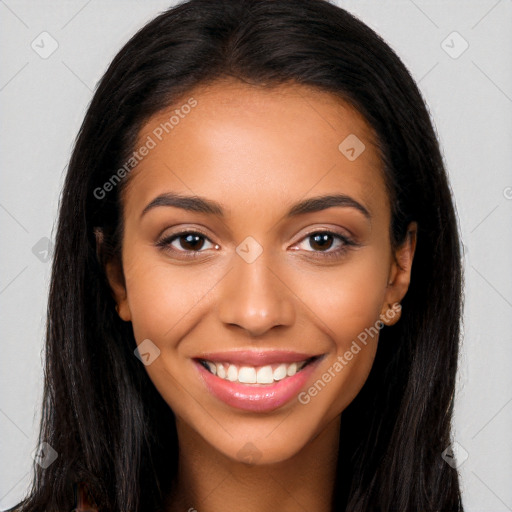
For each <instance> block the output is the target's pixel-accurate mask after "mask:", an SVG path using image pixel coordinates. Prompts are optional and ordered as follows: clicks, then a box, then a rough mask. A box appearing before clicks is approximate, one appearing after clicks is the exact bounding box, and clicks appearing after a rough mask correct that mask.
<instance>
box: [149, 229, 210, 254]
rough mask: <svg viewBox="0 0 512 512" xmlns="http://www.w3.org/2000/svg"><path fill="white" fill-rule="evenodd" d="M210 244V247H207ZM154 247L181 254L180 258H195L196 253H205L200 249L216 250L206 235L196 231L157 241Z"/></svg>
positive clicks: (184, 232) (183, 232)
mask: <svg viewBox="0 0 512 512" xmlns="http://www.w3.org/2000/svg"><path fill="white" fill-rule="evenodd" d="M208 244H210V246H208ZM156 245H157V246H158V247H162V248H164V249H165V250H166V251H169V252H173V253H181V254H180V256H184V257H192V258H193V257H196V255H197V254H198V253H201V252H205V251H204V250H202V249H212V248H213V249H218V248H219V246H218V245H216V244H213V243H212V242H211V241H210V240H209V239H208V237H207V236H206V235H204V234H203V233H200V232H198V231H182V232H180V233H175V234H173V235H170V236H166V237H164V238H162V239H161V240H159V241H158V242H157V243H156Z"/></svg>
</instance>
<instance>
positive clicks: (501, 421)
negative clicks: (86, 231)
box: [0, 0, 512, 511]
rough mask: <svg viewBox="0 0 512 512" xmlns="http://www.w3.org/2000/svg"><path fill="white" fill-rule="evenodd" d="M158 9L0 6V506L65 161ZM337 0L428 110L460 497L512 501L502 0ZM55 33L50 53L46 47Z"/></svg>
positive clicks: (26, 447)
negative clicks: (445, 252) (447, 225)
mask: <svg viewBox="0 0 512 512" xmlns="http://www.w3.org/2000/svg"><path fill="white" fill-rule="evenodd" d="M171 4H172V2H164V1H156V0H155V1H152V2H142V1H122V2H121V1H109V2H107V1H106V0H103V1H100V0H89V1H86V0H80V1H78V0H73V1H69V0H67V1H64V0H59V1H48V0H45V1H39V2H33V1H19V0H7V1H0V16H1V18H0V19H1V21H0V23H1V30H0V41H1V45H0V48H1V50H0V51H1V59H2V61H1V75H0V108H1V116H2V124H1V128H0V132H1V137H0V151H1V152H0V155H1V165H2V167H1V169H2V172H1V189H0V225H1V233H2V237H1V238H2V245H1V247H2V250H1V266H0V269H1V274H0V307H1V320H2V338H1V340H2V341H1V352H2V356H1V362H0V365H1V375H0V390H1V391H0V442H1V450H0V461H2V466H1V468H0V509H5V508H7V507H9V506H12V505H13V504H15V503H16V502H18V500H19V499H20V498H21V497H22V496H23V495H24V493H25V491H26V489H27V487H28V485H29V482H30V475H31V473H30V471H31V469H30V468H31V463H32V459H31V453H32V452H33V450H34V449H35V447H36V439H37V438H36V436H37V427H38V422H39V415H40V401H41V397H42V347H43V336H44V323H45V308H46V294H47V289H48V283H49V275H50V274H49V271H50V262H49V261H48V258H45V247H46V248H47V246H48V240H47V239H49V240H51V239H52V238H53V226H54V221H55V218H56V213H57V206H58V199H59V193H60V189H61V186H62V181H63V170H64V168H65V166H66V164H67V162H68V159H69V156H70V151H71V148H72V144H73V141H74V138H75V136H76V133H77V131H78V129H79V126H80V123H81V120H82V118H83V115H84V113H85V109H86V107H87V105H88V103H89V101H90V99H91V97H92V91H93V90H94V87H95V85H96V83H97V81H98V80H99V78H100V77H101V75H102V74H103V73H104V72H105V70H106V68H107V66H108V64H109V62H110V60H111V59H112V58H113V56H114V55H115V54H116V53H117V51H119V49H120V48H121V46H122V45H123V44H124V43H125V42H126V41H127V39H128V38H129V37H130V36H131V35H132V34H133V33H134V32H135V31H136V30H137V29H138V28H139V27H141V26H142V25H143V24H145V23H146V22H147V21H149V20H150V19H151V18H153V17H154V16H155V15H156V14H157V13H158V12H160V11H162V10H163V9H165V8H167V7H169V6H170V5H171ZM337 4H338V5H340V6H343V7H345V8H347V9H348V10H349V11H351V12H353V13H354V14H356V15H357V16H359V17H360V18H361V19H362V20H363V21H365V22H366V23H367V24H368V25H370V26H371V27H372V28H374V29H375V30H376V31H377V32H378V33H379V34H381V35H382V36H383V37H384V39H385V40H386V41H388V43H389V44H390V45H391V46H392V47H393V48H394V49H395V50H396V51H397V53H398V54H399V55H400V56H401V58H402V59H403V61H404V62H405V64H406V65H407V66H408V68H409V69H410V71H411V73H412V74H413V76H414V77H415V79H416V80H417V81H418V82H419V85H420V88H421V90H422V92H423V94H424V97H425V99H426V101H427V103H428V105H429V108H430V110H431V113H432V117H433V119H434V122H435V125H436V128H437V131H438V134H439V138H440V141H441V144H442V148H443V153H444V156H445V161H446V164H447V167H448V170H449V174H450V179H451V183H452V187H453V191H454V195H455V199H456V203H457V209H458V215H459V218H460V228H461V232H462V237H463V241H464V250H465V273H466V309H465V327H464V334H465V339H464V343H463V350H462V354H461V360H460V364H461V367H460V372H459V376H458V391H457V395H456V408H455V438H456V441H457V443H458V444H459V445H460V448H458V454H459V463H460V462H461V461H462V462H463V463H462V464H461V465H460V466H459V471H460V474H461V477H462V485H463V501H464V505H465V507H466V510H467V511H506V510H512V486H511V485H510V483H511V482H512V449H511V448H512V439H511V435H510V434H511V432H512V429H511V427H512V372H511V371H510V366H511V363H512V343H511V336H510V332H511V327H512V314H511V313H512V280H511V275H512V265H511V264H510V255H511V252H512V251H511V249H512V222H510V219H511V213H512V172H511V163H512V144H511V135H512V116H511V113H512V66H511V61H512V57H511V53H510V51H511V49H512V30H511V29H512V0H499V1H496V0H481V1H462V0H461V1H455V0H452V1H438V2H434V1H427V0H414V1H413V0H403V1H399V0H393V1H378V0H373V1H357V2H356V1H347V2H337ZM45 31H46V32H48V33H49V34H50V36H46V35H40V34H41V33H42V32H45ZM454 31H456V32H457V33H458V34H459V35H457V34H453V32H454ZM53 41H55V42H56V44H58V47H57V49H56V50H55V51H54V53H52V54H51V55H49V56H48V55H45V54H44V52H49V51H50V50H51V49H52V44H53V45H55V42H53ZM443 41H444V42H443ZM466 44H469V47H468V48H467V49H466V50H465V51H464V52H462V51H463V50H464V48H465V46H466ZM33 47H34V48H33ZM41 55H42V56H41ZM43 57H47V58H43ZM50 244H51V242H50ZM440 456H441V454H440ZM466 456H467V459H465V457H466ZM228 508H229V507H228Z"/></svg>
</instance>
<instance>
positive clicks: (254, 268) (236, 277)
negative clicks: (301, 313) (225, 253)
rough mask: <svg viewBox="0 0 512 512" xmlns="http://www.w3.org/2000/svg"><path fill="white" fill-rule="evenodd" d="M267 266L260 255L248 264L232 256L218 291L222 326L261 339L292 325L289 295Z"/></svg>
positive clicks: (290, 295)
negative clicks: (265, 335) (275, 329)
mask: <svg viewBox="0 0 512 512" xmlns="http://www.w3.org/2000/svg"><path fill="white" fill-rule="evenodd" d="M263 254H265V253H263ZM268 263H269V262H268V261H267V260H266V258H265V257H264V256H263V255H261V256H260V257H259V258H258V259H257V260H256V261H253V262H252V263H247V262H246V261H244V260H243V259H242V258H240V257H238V255H235V256H234V263H233V268H232V269H231V271H229V272H228V274H227V276H226V277H225V279H223V280H222V282H221V287H220V289H219V293H220V301H219V307H218V315H219V318H220V321H221V322H223V323H224V324H225V325H229V326H237V327H239V328H241V329H243V330H245V331H246V332H248V333H249V334H250V335H251V336H261V335H263V334H265V333H266V332H267V331H269V330H270V329H272V328H273V327H278V326H291V325H292V324H293V322H294V321H295V309H294V306H293V293H292V292H291V290H290V289H289V288H288V286H287V284H286V283H285V282H284V279H283V278H282V277H281V276H279V273H278V272H276V271H275V270H273V269H272V268H270V266H269V265H268Z"/></svg>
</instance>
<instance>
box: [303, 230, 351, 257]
mask: <svg viewBox="0 0 512 512" xmlns="http://www.w3.org/2000/svg"><path fill="white" fill-rule="evenodd" d="M304 243H307V245H309V247H311V249H312V250H308V249H305V250H306V252H312V253H315V257H320V258H329V257H339V256H341V255H342V254H344V253H345V252H346V251H347V250H348V249H349V247H351V246H355V245H357V244H356V243H355V242H354V240H352V239H350V238H349V237H347V236H345V235H342V234H340V233H334V232H332V231H315V232H313V233H310V234H309V235H307V236H306V237H305V238H303V241H302V242H301V243H299V244H297V246H300V245H302V244H304Z"/></svg>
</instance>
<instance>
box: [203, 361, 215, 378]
mask: <svg viewBox="0 0 512 512" xmlns="http://www.w3.org/2000/svg"><path fill="white" fill-rule="evenodd" d="M205 362H206V364H207V365H208V368H209V369H210V371H211V372H212V373H213V375H217V366H216V365H215V364H214V363H212V362H211V361H205Z"/></svg>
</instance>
